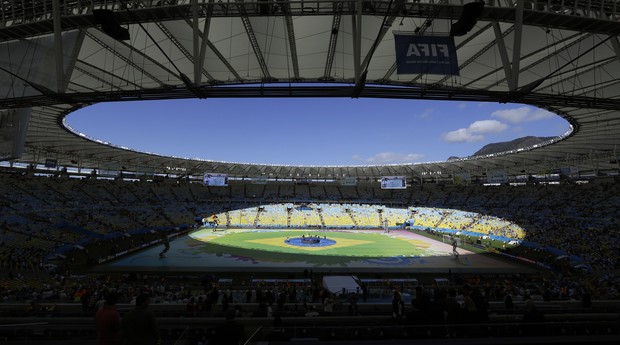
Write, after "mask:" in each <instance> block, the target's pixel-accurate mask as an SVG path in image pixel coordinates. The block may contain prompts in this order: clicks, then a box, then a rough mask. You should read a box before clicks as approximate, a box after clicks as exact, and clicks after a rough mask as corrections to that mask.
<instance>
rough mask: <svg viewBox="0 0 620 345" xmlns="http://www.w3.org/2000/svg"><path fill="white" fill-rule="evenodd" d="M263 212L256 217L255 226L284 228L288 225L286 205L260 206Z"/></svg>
mask: <svg viewBox="0 0 620 345" xmlns="http://www.w3.org/2000/svg"><path fill="white" fill-rule="evenodd" d="M262 207H263V210H262V211H261V212H260V216H259V217H258V224H257V226H259V227H262V228H265V227H280V228H282V227H286V226H287V225H288V221H287V218H288V214H287V211H286V207H287V205H286V204H272V205H265V206H262Z"/></svg>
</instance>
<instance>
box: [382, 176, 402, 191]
mask: <svg viewBox="0 0 620 345" xmlns="http://www.w3.org/2000/svg"><path fill="white" fill-rule="evenodd" d="M405 188H407V181H406V180H405V177H404V176H382V177H381V189H405Z"/></svg>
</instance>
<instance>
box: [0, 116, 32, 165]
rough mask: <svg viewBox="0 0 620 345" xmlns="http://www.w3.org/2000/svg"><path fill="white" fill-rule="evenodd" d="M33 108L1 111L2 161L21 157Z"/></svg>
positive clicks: (0, 150) (0, 151) (0, 140)
mask: <svg viewBox="0 0 620 345" xmlns="http://www.w3.org/2000/svg"><path fill="white" fill-rule="evenodd" d="M31 112H32V108H21V109H10V110H2V111H0V161H1V160H9V159H18V158H21V156H22V153H23V152H24V143H25V142H26V132H27V131H28V124H29V123H30V114H31Z"/></svg>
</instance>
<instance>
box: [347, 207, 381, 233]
mask: <svg viewBox="0 0 620 345" xmlns="http://www.w3.org/2000/svg"><path fill="white" fill-rule="evenodd" d="M348 207H349V210H350V213H351V216H352V217H353V218H354V219H355V222H356V223H357V226H358V227H360V228H378V227H382V224H381V221H380V219H379V212H377V206H374V205H350V206H348Z"/></svg>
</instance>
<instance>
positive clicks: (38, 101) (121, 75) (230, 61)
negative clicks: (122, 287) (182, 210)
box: [0, 0, 620, 178]
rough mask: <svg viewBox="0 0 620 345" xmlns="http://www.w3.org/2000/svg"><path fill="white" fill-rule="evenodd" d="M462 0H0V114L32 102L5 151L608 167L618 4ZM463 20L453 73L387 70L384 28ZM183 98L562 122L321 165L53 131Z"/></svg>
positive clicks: (163, 168)
mask: <svg viewBox="0 0 620 345" xmlns="http://www.w3.org/2000/svg"><path fill="white" fill-rule="evenodd" d="M467 2H469V1H455V0H430V1H429V0H408V1H407V0H370V1H361V0H353V1H333V0H330V1H324V0H313V1H309V0H293V1H282V0H262V1H261V0H258V1H257V0H246V1H241V0H238V1H232V0H230V1H227V0H224V1H221V0H218V1H215V0H159V1H151V0H138V1H136V0H134V1H126V0H118V1H113V0H67V1H63V2H60V1H52V0H38V1H22V0H3V1H2V3H1V6H2V9H1V16H2V17H1V21H0V67H1V69H0V91H2V94H1V96H0V109H16V108H28V107H31V108H32V115H31V120H30V124H29V128H28V133H27V137H26V146H25V151H24V154H23V156H22V158H21V159H20V160H19V161H21V162H28V163H33V162H34V163H40V164H42V163H43V162H44V161H45V159H46V158H53V159H57V160H58V164H59V165H63V166H76V167H84V168H97V169H104V170H110V169H123V170H129V171H153V172H167V171H184V173H185V174H201V173H203V172H214V173H226V174H229V175H234V176H240V177H242V176H250V177H252V176H270V177H279V178H286V177H293V178H296V177H300V178H308V177H310V178H315V177H318V178H330V177H331V178H337V177H341V176H355V177H361V178H376V177H379V176H384V175H405V176H412V177H424V176H431V175H433V174H436V173H441V174H442V175H443V176H447V175H450V174H455V173H459V172H466V173H469V174H471V176H472V177H476V176H482V175H484V174H486V173H487V172H489V171H502V172H503V171H505V172H506V173H507V174H508V175H519V174H524V173H528V174H536V173H545V172H549V171H553V170H555V169H560V168H567V167H574V168H578V169H579V170H580V171H582V172H588V173H606V172H618V170H619V165H618V160H619V159H618V157H619V156H620V152H619V151H620V147H619V145H620V114H619V111H620V110H619V109H620V41H619V40H618V37H617V34H618V33H620V21H619V19H620V13H619V11H620V8H617V4H616V2H615V1H608V0H596V1H594V0H592V1H574V2H573V1H570V2H568V1H567V2H558V3H555V2H553V4H551V3H552V2H548V1H547V0H545V1H535V0H528V1H522V0H517V1H504V0H494V1H490V2H489V3H486V4H485V5H484V7H483V9H482V12H481V13H480V15H479V16H477V15H471V14H468V13H465V14H463V12H464V10H463V9H464V6H463V4H464V3H467ZM96 10H107V11H99V12H97V11H96ZM466 11H468V10H466ZM472 16H473V17H472ZM476 16H477V17H478V18H477V19H478V20H477V22H476V24H475V25H474V26H473V28H472V29H471V30H469V32H467V33H465V32H461V33H456V36H455V37H454V40H455V45H456V50H457V55H458V67H459V71H460V75H459V76H454V75H435V74H398V73H397V72H396V67H397V66H396V49H395V42H394V33H398V32H404V33H407V34H409V35H413V36H433V37H439V36H448V35H449V33H450V30H451V29H454V28H453V26H454V24H455V23H457V22H458V21H459V19H461V21H467V19H470V20H472V18H473V19H475V17H476ZM125 29H127V30H125ZM465 31H467V30H465ZM126 35H128V36H129V39H126V40H124V39H125V38H127V37H123V36H126ZM112 36H116V38H117V39H114V38H112ZM195 97H198V98H216V97H230V98H234V97H353V98H357V97H369V98H372V97H382V98H402V99H427V100H456V101H481V102H513V103H524V104H530V105H534V106H538V107H541V108H545V109H547V110H550V111H553V112H555V113H557V114H559V115H560V116H563V117H564V118H566V119H567V120H568V121H569V122H570V123H571V125H572V132H570V133H567V134H565V135H563V136H561V137H558V138H557V139H555V140H552V141H551V142H550V143H547V144H546V145H537V147H530V148H524V149H521V150H518V152H508V153H503V154H496V155H493V156H485V157H472V158H467V159H459V160H454V161H447V162H432V163H416V164H401V165H381V166H337V167H335V166H279V165H260V164H244V163H232V162H216V161H208V160H196V159H185V158H176V157H166V156H159V155H154V154H149V153H144V152H137V151H133V150H129V149H126V148H121V147H116V146H113V145H109V144H107V143H103V142H98V141H95V140H91V139H88V138H87V137H85V136H84V135H81V134H79V133H76V132H74V131H72V130H71V129H69V128H66V127H65V126H64V116H65V115H66V114H68V113H70V112H71V111H74V110H76V109H79V108H81V107H84V106H87V105H90V104H94V103H97V102H109V101H132V100H155V99H180V98H195ZM4 111H5V112H6V111H7V110H4ZM291 116H294V115H291ZM173 120H174V118H173V115H171V121H173ZM444 174H445V175H444Z"/></svg>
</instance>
